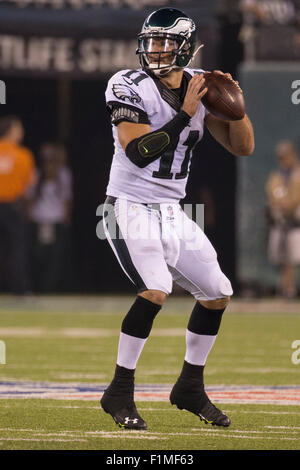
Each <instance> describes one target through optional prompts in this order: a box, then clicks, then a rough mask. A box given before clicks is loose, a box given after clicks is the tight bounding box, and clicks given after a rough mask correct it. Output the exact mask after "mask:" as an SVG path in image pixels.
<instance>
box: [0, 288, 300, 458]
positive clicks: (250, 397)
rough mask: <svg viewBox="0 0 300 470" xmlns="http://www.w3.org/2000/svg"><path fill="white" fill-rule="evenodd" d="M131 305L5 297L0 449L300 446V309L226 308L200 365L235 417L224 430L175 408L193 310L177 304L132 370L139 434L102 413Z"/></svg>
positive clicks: (116, 300) (263, 303)
mask: <svg viewBox="0 0 300 470" xmlns="http://www.w3.org/2000/svg"><path fill="white" fill-rule="evenodd" d="M133 298H134V297H133V296H132V297H128V296H114V297H110V296H102V297H100V296H99V297H76V296H72V297H37V298H33V297H32V298H27V299H25V300H19V301H17V300H14V299H12V298H9V297H1V298H0V300H1V304H0V340H1V341H3V342H4V343H5V346H6V364H0V416H1V422H0V450H1V449H2V450H4V449H33V450H35V449H70V450H73V449H74V450H75V449H76V450H77V449H89V450H90V449H95V450H142V449H148V450H198V449H206V450H225V449H233V450H237V449H240V450H243V449H247V450H254V449H257V450H271V449H272V450H273V449H276V450H280V449H289V450H296V449H297V450H299V449H300V407H299V405H300V364H299V363H298V362H300V361H299V360H298V359H300V351H299V354H298V353H297V350H296V349H293V347H292V343H294V342H295V340H300V302H297V301H290V302H286V303H285V302H280V301H272V300H259V301H258V300H257V301H255V300H253V301H251V302H247V301H237V300H236V301H235V300H233V301H232V303H231V305H230V306H229V307H228V309H227V312H226V314H224V317H223V322H222V326H221V331H220V334H219V336H218V338H217V340H216V343H215V346H214V348H213V351H212V352H211V354H210V356H209V359H208V362H207V365H206V368H205V381H206V385H207V393H208V395H209V396H210V397H211V399H212V401H213V402H214V403H215V404H216V405H217V406H218V407H220V408H221V409H222V410H224V411H225V412H226V413H228V415H229V416H230V418H231V421H232V424H231V426H230V427H229V428H226V429H225V428H216V427H212V426H210V425H205V424H204V423H203V422H200V420H199V419H198V418H197V417H196V416H194V415H192V414H190V413H188V412H186V411H179V410H178V409H177V408H175V407H172V406H171V404H170V403H169V401H168V393H169V390H170V388H171V387H172V384H173V383H174V381H175V380H176V378H177V376H178V374H179V372H180V370H181V367H182V363H183V359H184V354H185V327H186V324H187V322H188V317H189V314H190V312H191V310H192V308H193V304H194V302H193V300H192V299H191V298H190V297H183V298H182V297H175V296H171V297H170V298H169V299H168V301H167V303H166V305H165V306H164V308H163V309H162V310H161V312H160V314H159V316H158V317H157V319H156V321H155V324H154V327H153V330H152V334H151V337H150V338H149V340H148V342H147V343H146V346H145V348H144V351H143V354H142V356H141V359H140V361H139V364H138V368H137V371H136V379H135V382H136V386H137V388H136V389H137V394H136V400H137V401H136V404H137V407H138V409H139V411H140V414H141V415H142V417H143V418H144V419H145V420H146V421H147V424H148V429H147V431H142V432H141V431H126V430H122V429H120V428H118V427H117V426H116V425H115V423H114V422H113V420H112V418H111V417H110V416H109V415H107V414H105V413H104V411H103V410H101V408H100V405H99V398H100V397H101V393H102V391H103V389H104V388H105V385H106V384H108V383H109V381H110V380H111V378H112V375H113V372H114V367H115V360H116V353H117V346H118V334H119V329H120V324H121V321H122V318H123V315H124V314H125V313H126V312H127V311H128V309H129V307H130V305H131V303H132V301H133ZM2 344H3V343H2ZM299 348H300V346H298V349H299Z"/></svg>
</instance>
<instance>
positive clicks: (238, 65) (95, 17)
mask: <svg viewBox="0 0 300 470" xmlns="http://www.w3.org/2000/svg"><path fill="white" fill-rule="evenodd" d="M166 5H168V6H170V5H171V6H174V7H178V8H182V9H184V10H185V11H186V13H188V14H189V15H190V16H191V17H192V18H193V19H194V20H195V22H196V23H197V27H198V36H199V41H201V42H202V43H204V44H205V47H204V48H203V49H202V51H203V52H202V53H201V55H199V56H198V59H197V63H196V65H197V66H201V67H203V68H205V69H207V70H213V69H220V70H223V71H225V72H230V73H231V74H232V75H233V76H234V78H235V79H238V80H240V82H241V85H242V87H243V89H244V93H245V97H246V102H247V111H248V114H249V115H250V118H251V119H252V121H253V124H254V129H255V133H256V150H255V153H254V155H253V156H252V157H251V158H247V159H243V158H240V159H236V158H233V157H232V156H231V155H229V154H228V153H227V152H226V151H225V150H224V149H223V148H221V147H220V146H219V145H218V144H216V143H215V142H214V141H213V140H212V139H211V138H210V136H209V135H207V134H205V137H204V139H203V140H202V142H201V143H200V144H199V145H198V147H197V149H196V155H195V157H194V159H193V169H194V171H192V172H191V176H190V181H189V185H188V192H187V197H186V200H185V201H184V202H194V203H201V202H205V204H206V210H207V220H206V223H207V226H206V230H207V233H208V234H209V236H210V237H211V239H212V241H213V243H214V245H215V247H216V249H217V251H218V253H219V260H220V264H221V266H222V268H223V270H224V272H225V273H226V275H227V276H229V278H230V279H231V280H232V282H233V285H234V287H235V292H236V294H237V295H239V294H241V295H259V296H263V295H269V294H272V293H274V289H275V287H276V282H277V271H276V270H274V268H273V267H272V266H271V265H270V263H269V262H268V260H267V257H266V231H267V228H266V223H265V206H266V196H265V190H264V185H265V181H266V178H267V176H268V174H269V172H270V170H271V169H273V168H274V167H275V164H276V162H275V157H274V147H275V145H276V142H277V140H280V139H282V138H285V139H286V138H289V139H292V140H293V141H294V142H295V144H296V145H297V146H298V149H299V146H300V135H299V106H300V105H298V106H297V105H296V104H293V102H292V100H291V95H292V92H293V89H292V83H293V82H294V81H295V80H299V79H300V65H299V59H300V22H299V21H300V20H299V2H297V1H292V0H276V1H275V0H274V1H273V2H272V1H268V2H267V1H264V0H261V1H259V0H257V1H256V0H253V1H252V0H241V1H238V0H220V1H201V2H199V1H197V0H185V1H180V0H173V1H171V2H170V1H169V0H141V1H139V2H136V1H132V0H0V79H1V80H3V81H4V82H5V84H6V104H5V105H1V106H0V117H1V116H4V115H7V114H14V115H16V116H18V117H19V118H20V119H21V120H22V122H23V125H24V127H25V139H24V145H25V146H26V147H28V148H29V149H31V150H32V151H33V153H34V156H35V159H36V164H37V166H39V163H40V162H39V149H40V146H41V145H42V144H43V143H44V142H48V141H59V142H61V143H63V144H64V145H65V146H66V149H67V156H68V163H69V166H70V168H71V171H72V175H73V212H72V217H71V226H70V230H69V233H68V243H67V248H66V249H65V250H64V251H65V254H64V256H65V258H64V263H63V271H62V270H60V272H61V279H60V282H59V286H57V288H55V291H58V292H76V293H101V292H112V291H113V292H115V291H116V290H117V291H119V292H133V291H134V290H133V287H132V286H131V284H130V282H129V281H128V280H127V279H126V277H125V276H124V275H123V273H122V271H121V270H120V268H119V266H118V264H117V262H116V260H115V258H114V256H113V253H112V251H111V250H110V249H109V248H108V246H107V244H106V242H103V241H101V240H98V239H97V237H96V230H95V229H96V225H97V223H98V222H99V217H97V216H96V208H97V206H98V205H99V204H101V203H102V202H103V201H104V199H105V189H106V185H107V182H108V175H109V168H110V163H111V158H112V151H113V149H112V138H111V130H110V122H109V118H108V114H107V111H106V109H105V101H104V91H105V88H106V83H107V80H108V78H109V76H111V75H112V74H113V73H114V72H115V71H117V70H118V69H121V68H131V67H136V66H137V58H136V56H135V48H136V37H137V33H138V32H139V30H140V27H141V25H142V22H143V20H144V18H145V16H146V15H147V14H148V13H150V12H151V11H152V10H153V9H155V8H159V7H163V6H166ZM259 8H260V9H259ZM261 12H264V16H263V18H262V13H261ZM2 251H3V250H2ZM4 257H5V254H4ZM2 260H3V253H2ZM1 264H2V267H1V285H0V290H1V292H6V291H7V290H8V289H9V287H8V285H7V276H6V272H5V269H6V268H5V266H6V264H5V262H2V263H1ZM107 266H109V269H107Z"/></svg>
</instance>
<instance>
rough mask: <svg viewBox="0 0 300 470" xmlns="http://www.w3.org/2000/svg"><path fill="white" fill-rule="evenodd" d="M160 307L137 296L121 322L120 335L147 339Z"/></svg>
mask: <svg viewBox="0 0 300 470" xmlns="http://www.w3.org/2000/svg"><path fill="white" fill-rule="evenodd" d="M160 309H161V305H157V304H154V303H153V302H151V301H150V300H148V299H145V298H144V297H141V296H137V298H136V300H135V302H134V304H133V305H132V306H131V308H130V310H129V312H128V313H127V315H126V317H125V318H124V320H123V322H122V328H121V331H122V333H126V334H127V335H130V336H135V337H136V338H148V336H149V334H150V331H151V328H152V325H153V321H154V318H155V317H156V315H157V314H158V312H159V311H160Z"/></svg>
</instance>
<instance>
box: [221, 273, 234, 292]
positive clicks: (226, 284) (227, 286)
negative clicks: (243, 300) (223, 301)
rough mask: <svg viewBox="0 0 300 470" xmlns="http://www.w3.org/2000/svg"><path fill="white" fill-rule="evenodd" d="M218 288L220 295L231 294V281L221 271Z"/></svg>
mask: <svg viewBox="0 0 300 470" xmlns="http://www.w3.org/2000/svg"><path fill="white" fill-rule="evenodd" d="M219 290H220V294H221V295H222V296H226V297H227V296H228V297H230V296H231V295H232V294H233V290H232V286H231V282H230V281H229V279H228V278H227V277H226V276H225V274H223V273H222V275H221V277H220V280H219Z"/></svg>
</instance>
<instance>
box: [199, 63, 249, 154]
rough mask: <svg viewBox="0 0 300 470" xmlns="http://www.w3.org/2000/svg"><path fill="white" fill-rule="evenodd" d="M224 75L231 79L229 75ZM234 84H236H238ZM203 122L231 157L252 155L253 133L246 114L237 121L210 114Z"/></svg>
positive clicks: (218, 71)
mask: <svg viewBox="0 0 300 470" xmlns="http://www.w3.org/2000/svg"><path fill="white" fill-rule="evenodd" d="M215 73H219V74H223V72H221V71H220V70H215ZM224 75H226V76H228V77H229V78H232V77H231V75H230V74H229V73H225V74H224ZM236 83H237V84H238V82H236ZM204 122H205V125H206V127H207V129H208V130H209V132H210V133H211V135H212V136H213V137H214V138H215V139H216V141H217V142H219V143H220V144H221V145H223V147H225V148H226V150H228V151H229V152H230V153H232V154H233V155H235V156H237V157H240V156H246V155H251V154H252V153H253V151H254V147H255V141H254V132H253V127H252V124H251V121H250V119H249V117H248V116H247V114H245V116H244V117H243V119H240V120H239V121H223V120H222V119H219V118H217V117H215V116H213V115H212V114H207V116H206V118H205V121H204Z"/></svg>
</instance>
